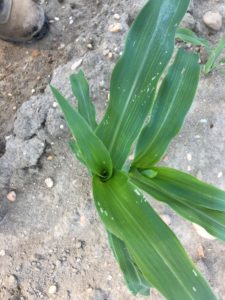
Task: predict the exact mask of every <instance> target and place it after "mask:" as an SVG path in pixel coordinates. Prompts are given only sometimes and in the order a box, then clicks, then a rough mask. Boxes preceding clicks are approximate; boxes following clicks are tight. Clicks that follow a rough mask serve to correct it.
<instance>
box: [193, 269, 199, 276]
mask: <svg viewBox="0 0 225 300" xmlns="http://www.w3.org/2000/svg"><path fill="white" fill-rule="evenodd" d="M192 272H193V273H194V275H195V277H197V276H198V274H197V272H196V271H195V270H194V269H193V270H192Z"/></svg>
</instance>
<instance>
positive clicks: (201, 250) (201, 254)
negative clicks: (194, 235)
mask: <svg viewBox="0 0 225 300" xmlns="http://www.w3.org/2000/svg"><path fill="white" fill-rule="evenodd" d="M197 254H198V257H199V258H203V257H205V253H204V249H203V247H202V245H199V246H198V248H197Z"/></svg>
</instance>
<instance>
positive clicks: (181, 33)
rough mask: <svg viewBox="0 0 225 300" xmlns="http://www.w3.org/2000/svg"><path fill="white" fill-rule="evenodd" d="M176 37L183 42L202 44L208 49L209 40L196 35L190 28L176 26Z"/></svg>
mask: <svg viewBox="0 0 225 300" xmlns="http://www.w3.org/2000/svg"><path fill="white" fill-rule="evenodd" d="M176 39H178V40H181V41H183V42H185V43H191V44H192V45H195V46H203V47H205V48H206V49H207V50H208V51H209V42H208V41H207V40H206V39H204V38H200V37H198V36H197V35H196V34H195V33H194V32H193V31H192V30H190V29H188V28H178V29H177V32H176Z"/></svg>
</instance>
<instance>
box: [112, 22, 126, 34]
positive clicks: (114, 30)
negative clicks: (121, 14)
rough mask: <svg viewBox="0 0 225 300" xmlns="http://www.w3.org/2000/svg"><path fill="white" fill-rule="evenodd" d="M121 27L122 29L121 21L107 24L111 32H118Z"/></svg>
mask: <svg viewBox="0 0 225 300" xmlns="http://www.w3.org/2000/svg"><path fill="white" fill-rule="evenodd" d="M122 29H123V27H122V25H121V23H115V24H112V25H110V26H109V31H110V32H113V33H115V32H119V31H121V30H122Z"/></svg>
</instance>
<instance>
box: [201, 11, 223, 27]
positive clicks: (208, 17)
mask: <svg viewBox="0 0 225 300" xmlns="http://www.w3.org/2000/svg"><path fill="white" fill-rule="evenodd" d="M203 21H204V23H205V24H206V25H207V26H208V27H209V28H211V29H213V30H216V31H218V30H220V29H221V27H222V16H221V14H220V13H219V12H218V11H215V12H213V11H208V12H207V13H205V14H204V16H203Z"/></svg>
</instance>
